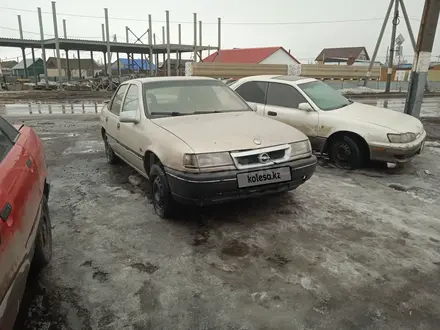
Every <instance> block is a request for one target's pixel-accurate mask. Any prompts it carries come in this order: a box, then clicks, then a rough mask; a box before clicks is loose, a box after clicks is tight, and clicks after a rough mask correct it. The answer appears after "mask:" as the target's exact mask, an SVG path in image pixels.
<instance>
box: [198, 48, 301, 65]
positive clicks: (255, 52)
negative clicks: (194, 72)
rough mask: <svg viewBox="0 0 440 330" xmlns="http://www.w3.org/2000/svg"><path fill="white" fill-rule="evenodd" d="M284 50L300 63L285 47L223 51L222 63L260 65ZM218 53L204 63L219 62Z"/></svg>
mask: <svg viewBox="0 0 440 330" xmlns="http://www.w3.org/2000/svg"><path fill="white" fill-rule="evenodd" d="M280 49H282V50H283V51H285V52H286V54H288V55H289V56H290V57H292V59H293V60H294V61H295V62H297V63H299V61H298V60H297V59H296V58H295V57H293V56H292V55H291V54H290V53H289V52H287V51H286V50H285V49H284V48H283V47H262V48H234V49H221V50H220V62H222V63H254V64H257V63H260V62H261V61H263V60H264V59H266V58H268V57H269V56H270V55H272V54H273V53H275V52H276V51H278V50H280ZM217 56H218V51H217V52H215V53H214V54H211V55H210V56H208V57H206V58H205V59H203V62H215V61H216V60H217Z"/></svg>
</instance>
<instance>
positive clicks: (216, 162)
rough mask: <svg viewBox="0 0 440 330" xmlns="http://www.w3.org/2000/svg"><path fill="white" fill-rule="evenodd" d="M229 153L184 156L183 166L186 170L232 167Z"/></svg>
mask: <svg viewBox="0 0 440 330" xmlns="http://www.w3.org/2000/svg"><path fill="white" fill-rule="evenodd" d="M233 164H234V163H233V161H232V158H231V156H230V155H229V152H215V153H209V154H185V155H184V156H183V166H185V167H188V168H207V167H217V166H229V165H233Z"/></svg>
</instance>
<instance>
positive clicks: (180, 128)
mask: <svg viewBox="0 0 440 330" xmlns="http://www.w3.org/2000/svg"><path fill="white" fill-rule="evenodd" d="M101 123H102V129H101V133H102V137H103V139H104V143H105V150H106V156H107V159H108V162H109V163H111V164H113V163H116V162H117V161H118V160H120V159H122V160H123V161H124V162H126V163H127V164H129V165H130V166H131V167H133V168H134V169H135V170H136V171H138V172H139V173H140V174H142V175H143V176H144V177H146V178H149V180H150V183H151V189H152V198H153V204H154V208H155V211H156V213H157V214H158V215H159V216H161V217H167V216H169V215H171V213H172V211H173V209H174V208H173V203H174V201H179V202H182V203H187V204H195V205H199V206H203V205H207V204H212V203H218V202H225V201H229V200H234V199H240V198H245V197H253V196H259V195H263V194H270V193H276V192H282V191H288V190H292V189H295V188H297V187H298V186H299V185H301V184H303V183H304V182H306V181H307V180H308V179H310V177H311V176H312V175H313V173H314V172H315V168H316V157H315V156H313V155H312V153H311V145H310V142H309V139H308V138H307V137H306V136H305V135H304V134H303V133H302V132H300V131H298V130H297V129H295V128H293V127H290V126H289V125H286V124H283V123H280V122H277V121H273V120H270V119H268V118H264V117H262V116H259V115H257V114H256V113H255V112H253V111H252V109H251V108H250V107H249V106H248V104H247V103H246V102H245V101H244V100H243V99H242V98H241V97H240V96H238V95H237V94H236V93H235V92H234V91H233V90H231V89H230V88H229V87H228V86H226V85H225V84H224V83H223V82H221V81H219V80H216V79H211V78H199V77H164V78H143V79H135V80H130V81H127V82H124V83H123V84H121V85H120V86H119V88H118V89H117V90H116V92H115V93H114V95H113V97H112V99H111V100H110V101H109V102H108V103H106V104H105V105H104V107H103V108H102V111H101Z"/></svg>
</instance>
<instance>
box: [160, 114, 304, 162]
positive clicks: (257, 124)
mask: <svg viewBox="0 0 440 330" xmlns="http://www.w3.org/2000/svg"><path fill="white" fill-rule="evenodd" d="M152 121H153V122H154V123H155V124H157V125H159V126H161V127H162V128H164V129H166V130H167V131H169V132H170V133H172V134H174V135H176V136H177V137H179V138H180V139H182V140H183V141H184V142H186V143H187V144H188V145H189V146H190V147H191V148H192V149H193V150H194V152H195V153H205V152H220V151H234V150H246V149H255V148H263V147H269V146H274V145H280V144H284V143H291V142H296V141H301V140H306V139H307V137H306V136H305V135H304V133H302V132H300V131H299V130H297V129H295V128H293V127H291V126H289V125H286V124H283V123H280V122H278V121H275V120H272V119H268V118H265V117H262V116H259V115H257V114H256V113H255V112H253V111H246V112H226V113H213V114H200V115H188V116H176V117H165V118H158V119H153V120H152ZM255 139H257V140H259V141H261V144H260V145H258V144H256V143H255V142H254V140H255Z"/></svg>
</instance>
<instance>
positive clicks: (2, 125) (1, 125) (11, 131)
mask: <svg viewBox="0 0 440 330" xmlns="http://www.w3.org/2000/svg"><path fill="white" fill-rule="evenodd" d="M0 129H1V130H2V131H3V132H4V134H6V135H7V136H8V137H9V139H10V140H11V141H15V139H16V137H17V136H18V134H19V132H18V130H17V129H16V128H15V127H14V126H12V125H11V124H10V123H9V122H7V121H6V119H4V118H2V117H0Z"/></svg>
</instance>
